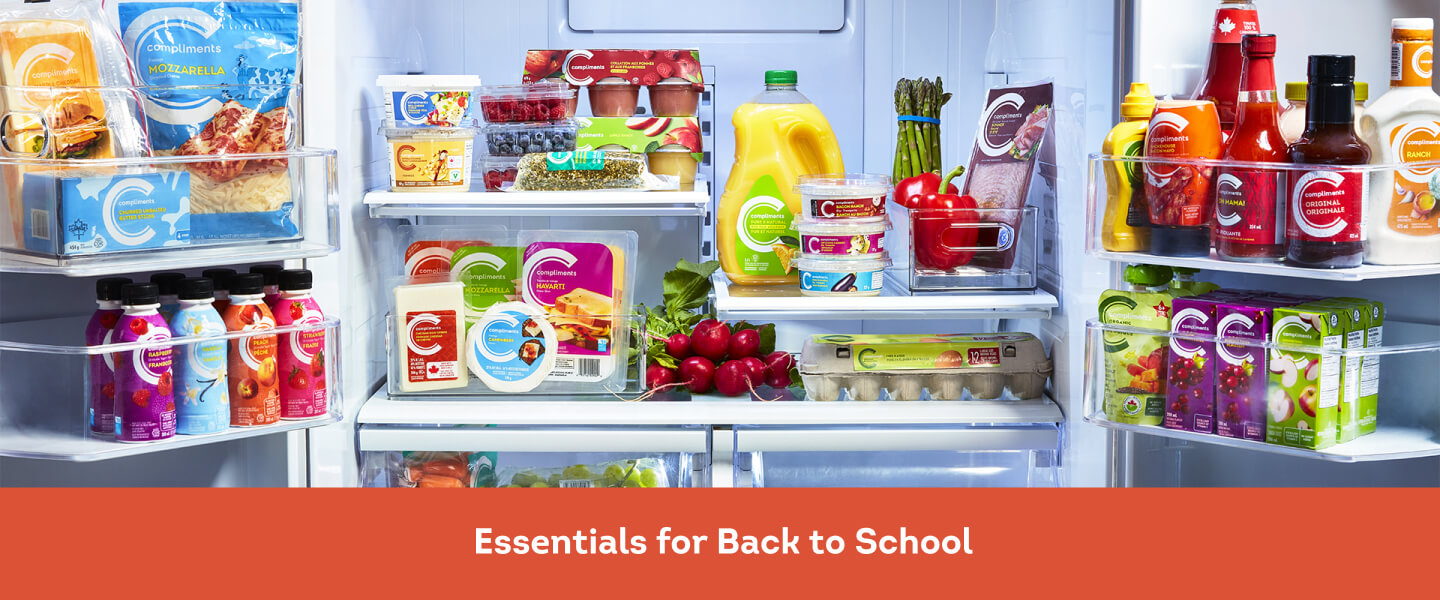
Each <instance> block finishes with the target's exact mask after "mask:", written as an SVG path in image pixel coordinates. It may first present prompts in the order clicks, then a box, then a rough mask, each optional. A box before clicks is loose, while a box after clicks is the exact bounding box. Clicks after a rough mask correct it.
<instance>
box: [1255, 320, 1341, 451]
mask: <svg viewBox="0 0 1440 600" xmlns="http://www.w3.org/2000/svg"><path fill="white" fill-rule="evenodd" d="M1273 319H1274V325H1273V330H1272V334H1271V341H1272V342H1274V343H1276V344H1280V345H1285V346H1298V347H1307V348H1313V349H1314V350H1315V352H1303V351H1302V352H1296V351H1291V350H1279V349H1271V350H1270V351H1269V353H1268V354H1269V365H1268V367H1267V371H1268V374H1269V383H1270V386H1269V390H1270V391H1269V392H1268V394H1267V398H1266V421H1265V441H1266V442H1269V443H1272V444H1284V445H1286V446H1298V447H1302V448H1324V447H1326V446H1330V445H1333V444H1334V443H1335V438H1336V433H1337V432H1336V424H1337V421H1338V419H1339V404H1340V357H1339V356H1337V355H1336V354H1333V353H1330V352H1325V353H1322V352H1321V350H1327V351H1338V350H1341V349H1343V348H1344V344H1345V342H1344V338H1343V337H1342V328H1341V323H1340V316H1339V315H1338V314H1336V312H1334V311H1331V310H1327V309H1317V308H1305V307H1295V308H1286V307H1282V308H1276V309H1274V312H1273Z"/></svg>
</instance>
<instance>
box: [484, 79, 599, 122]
mask: <svg viewBox="0 0 1440 600" xmlns="http://www.w3.org/2000/svg"><path fill="white" fill-rule="evenodd" d="M574 97H575V90H574V89H571V87H570V85H569V84H567V83H564V82H558V81H542V82H537V83H523V84H512V85H487V86H484V87H481V88H480V114H481V116H483V117H484V118H485V122H486V123H515V122H540V121H557V120H560V119H564V118H567V117H569V116H570V114H567V113H571V112H572V111H570V110H568V109H567V108H566V102H567V101H568V100H570V99H573V98H574Z"/></svg>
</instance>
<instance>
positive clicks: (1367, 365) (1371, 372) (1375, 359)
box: [1356, 300, 1385, 435]
mask: <svg viewBox="0 0 1440 600" xmlns="http://www.w3.org/2000/svg"><path fill="white" fill-rule="evenodd" d="M1384 329H1385V303H1384V302H1381V301H1379V300H1371V301H1370V329H1368V330H1366V332H1365V347H1366V348H1371V349H1373V348H1380V347H1381V346H1383V345H1384V341H1383V340H1384ZM1379 415H1380V356H1379V355H1371V356H1366V357H1365V361H1364V362H1363V363H1362V364H1361V365H1360V410H1359V413H1358V414H1357V415H1356V421H1357V422H1359V423H1360V435H1369V434H1372V433H1375V425H1376V418H1378V417H1379Z"/></svg>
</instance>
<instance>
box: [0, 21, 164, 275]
mask: <svg viewBox="0 0 1440 600" xmlns="http://www.w3.org/2000/svg"><path fill="white" fill-rule="evenodd" d="M130 84H131V80H130V75H129V68H128V66H127V65H126V63H125V54H124V52H123V51H122V50H121V45H120V39H119V37H118V36H117V35H116V34H115V31H114V30H113V29H112V28H110V27H109V26H108V25H107V21H106V20H105V19H104V18H103V12H102V11H101V6H100V2H99V0H56V1H54V2H43V3H24V2H21V1H20V0H0V142H3V144H0V156H5V157H10V158H41V159H72V158H114V157H117V156H138V155H141V154H142V153H144V152H145V151H146V148H145V144H144V136H143V135H142V132H141V130H140V127H139V123H138V121H136V116H135V114H134V110H133V108H134V106H135V102H134V99H133V96H134V94H133V92H130V91H128V90H126V89H124V87H125V86H129V85H130ZM102 86H103V88H102ZM107 88H108V89H107ZM27 172H46V173H49V174H53V175H59V174H61V170H59V169H56V168H55V167H53V166H47V167H44V168H43V169H37V168H34V167H28V166H19V165H16V164H7V165H4V166H3V167H0V177H3V180H4V192H5V200H6V202H5V204H6V206H5V209H4V210H3V211H0V219H3V221H4V224H3V227H0V247H17V246H19V245H20V240H21V239H22V233H21V232H22V229H23V225H24V221H23V219H22V216H23V215H24V214H25V212H24V209H23V206H22V200H21V198H22V197H23V189H22V186H23V183H24V180H25V174H26V173H27Z"/></svg>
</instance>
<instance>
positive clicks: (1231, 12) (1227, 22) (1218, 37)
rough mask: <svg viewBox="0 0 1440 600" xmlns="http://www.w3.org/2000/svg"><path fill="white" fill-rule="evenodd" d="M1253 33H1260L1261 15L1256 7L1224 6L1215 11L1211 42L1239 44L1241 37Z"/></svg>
mask: <svg viewBox="0 0 1440 600" xmlns="http://www.w3.org/2000/svg"><path fill="white" fill-rule="evenodd" d="M1252 33H1260V16H1259V15H1258V14H1257V13H1256V11H1255V10H1254V9H1245V8H1222V9H1220V10H1217V11H1215V28H1214V29H1211V30H1210V43H1212V44H1238V43H1240V38H1241V37H1244V36H1245V35H1246V34H1252Z"/></svg>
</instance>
